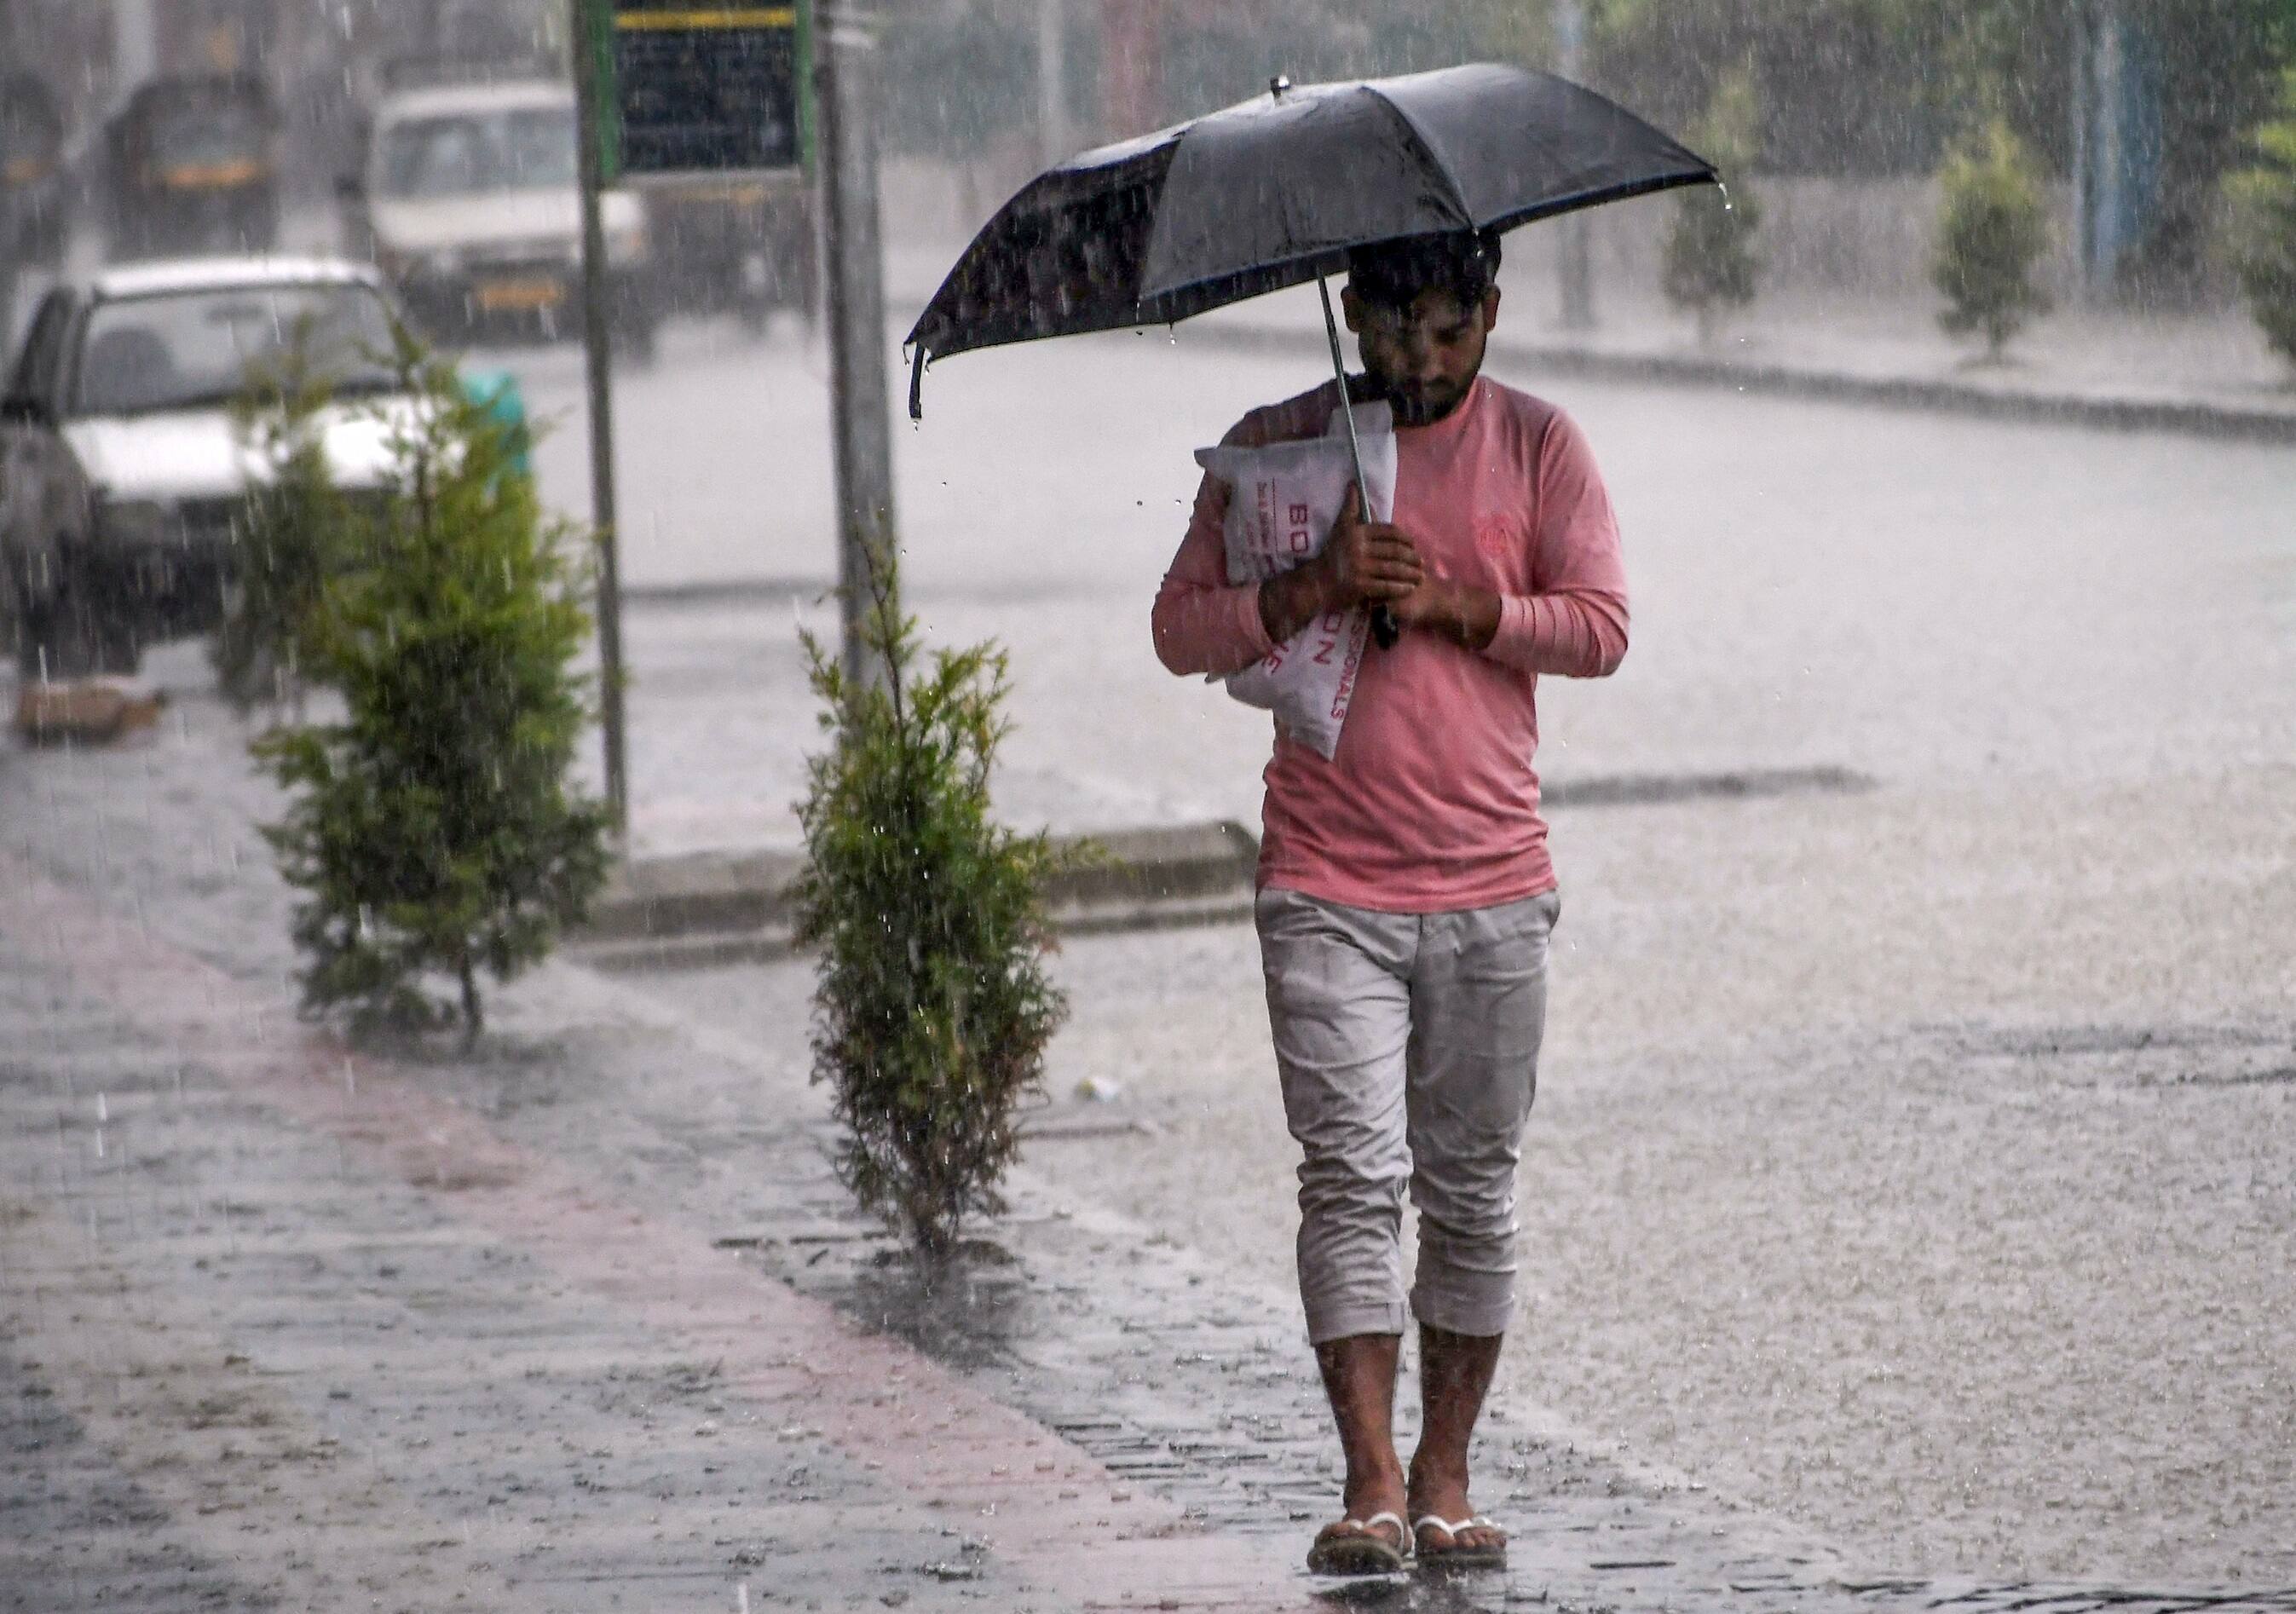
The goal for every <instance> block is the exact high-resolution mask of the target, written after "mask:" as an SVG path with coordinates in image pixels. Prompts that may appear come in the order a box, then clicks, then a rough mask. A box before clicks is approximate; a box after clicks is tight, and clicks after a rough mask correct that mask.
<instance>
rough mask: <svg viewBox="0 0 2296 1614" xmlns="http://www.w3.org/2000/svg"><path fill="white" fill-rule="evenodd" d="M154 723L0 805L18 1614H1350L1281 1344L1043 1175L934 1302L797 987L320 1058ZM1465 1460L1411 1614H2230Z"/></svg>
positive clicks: (1254, 1306) (199, 724)
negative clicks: (1975, 1567) (1434, 1612)
mask: <svg viewBox="0 0 2296 1614" xmlns="http://www.w3.org/2000/svg"><path fill="white" fill-rule="evenodd" d="M175 716H176V718H177V719H178V720H179V723H180V726H178V727H177V728H176V730H174V731H173V733H172V736H163V737H162V739H161V740H160V741H155V742H154V743H152V744H150V745H147V746H144V747H142V748H134V749H126V750H114V751H108V752H89V753H83V754H78V755H70V756H62V757H53V756H52V757H44V758H42V759H41V760H42V764H43V766H41V767H40V768H39V769H37V770H28V769H24V768H21V767H6V768H0V821H4V822H6V823H9V825H10V829H11V832H10V836H9V839H8V841H7V843H6V845H5V847H4V848H0V1047H4V1048H6V1049H8V1050H10V1053H8V1054H7V1055H6V1056H5V1058H0V1183H4V1184H6V1185H7V1186H6V1187H5V1189H4V1190H0V1294H4V1296H5V1300H4V1304H0V1319H4V1321H0V1336H4V1338H0V1378H4V1379H5V1380H6V1381H7V1383H6V1386H5V1388H6V1389H7V1391H8V1394H7V1395H6V1396H5V1397H4V1400H0V1421H4V1422H5V1425H6V1438H4V1439H0V1499H4V1501H5V1503H6V1505H7V1506H8V1509H9V1512H10V1514H11V1517H12V1528H11V1529H10V1530H9V1531H8V1533H7V1536H6V1544H5V1545H4V1546H0V1610H19V1609H21V1610H77V1609H96V1608H102V1609H104V1610H122V1609H128V1610H155V1611H159V1610H165V1611H169V1614H173V1611H176V1610H193V1609H200V1608H209V1607H216V1606H223V1607H232V1608H261V1607H281V1608H304V1607H347V1606H350V1605H351V1604H352V1603H353V1602H358V1603H360V1604H361V1605H363V1606H374V1607H381V1608H388V1609H405V1610H430V1609H451V1608H473V1607H476V1608H485V1609H488V1610H528V1609H533V1610H542V1609H548V1610H553V1614H558V1611H563V1610H593V1609H595V1610H604V1609H609V1608H624V1609H628V1608H646V1609H670V1608H678V1609H686V1608H691V1609H697V1610H700V1609H711V1610H726V1609H733V1610H742V1609H750V1608H757V1609H763V1608H769V1607H806V1608H820V1609H843V1608H854V1607H873V1606H885V1607H904V1606H906V1607H912V1608H917V1609H962V1608H972V1607H985V1608H994V1609H1016V1610H1017V1609H1038V1610H1073V1609H1096V1610H1117V1609H1128V1608H1160V1609H1183V1608H1185V1609H1192V1610H1210V1609H1233V1610H1246V1609H1250V1610H1273V1609H1287V1608H1300V1609H1306V1608H1310V1607H1316V1606H1322V1605H1323V1604H1324V1603H1325V1602H1329V1601H1331V1600H1332V1599H1333V1597H1335V1596H1337V1595H1339V1594H1337V1593H1335V1592H1334V1591H1333V1589H1332V1588H1330V1587H1328V1586H1324V1585H1317V1584H1316V1583H1314V1582H1312V1581H1310V1580H1309V1579H1308V1577H1305V1576H1304V1575H1303V1574H1301V1573H1300V1571H1299V1569H1298V1567H1297V1566H1298V1564H1299V1562H1300V1555H1301V1553H1302V1552H1303V1551H1304V1547H1305V1542H1306V1539H1307V1537H1308V1535H1309V1534H1310V1533H1311V1532H1312V1530H1313V1528H1314V1527H1315V1525H1316V1523H1317V1522H1318V1521H1320V1520H1322V1519H1323V1518H1324V1517H1325V1516H1326V1515H1327V1513H1328V1512H1329V1510H1330V1507H1331V1505H1332V1499H1333V1494H1334V1491H1335V1489H1336V1476H1335V1473H1334V1471H1333V1459H1332V1454H1331V1453H1330V1451H1329V1449H1328V1443H1327V1441H1326V1439H1325V1438H1324V1428H1323V1413H1322V1412H1321V1410H1320V1407H1319V1405H1318V1399H1317V1391H1316V1386H1315V1383H1314V1380H1313V1375H1312V1372H1311V1371H1310V1369H1309V1365H1308V1359H1307V1356H1306V1353H1305V1351H1304V1350H1303V1348H1302V1347H1301V1345H1300V1340H1299V1337H1298V1325H1297V1319H1296V1316H1295V1315H1293V1306H1292V1301H1291V1299H1290V1298H1289V1297H1288V1296H1284V1295H1280V1294H1271V1293H1267V1292H1262V1291H1260V1290H1256V1289H1254V1288H1253V1287H1251V1285H1250V1284H1248V1283H1245V1282H1239V1281H1238V1280H1237V1278H1236V1277H1235V1276H1234V1274H1232V1273H1231V1272H1230V1271H1229V1270H1228V1269H1226V1267H1224V1266H1223V1265H1222V1263H1221V1261H1220V1259H1219V1257H1218V1252H1216V1251H1209V1250H1207V1251H1193V1250H1187V1249H1178V1248H1176V1247H1174V1246H1173V1245H1172V1244H1171V1243H1170V1241H1169V1240H1167V1239H1164V1238H1162V1237H1161V1236H1160V1234H1159V1233H1157V1231H1156V1230H1154V1229H1152V1228H1148V1227H1142V1226H1138V1225H1131V1224H1128V1223H1127V1222H1125V1221H1124V1220H1122V1219H1121V1218H1119V1217H1115V1216H1113V1215H1111V1214H1110V1213H1108V1212H1106V1211H1104V1210H1103V1209H1101V1208H1098V1207H1097V1206H1095V1204H1094V1203H1092V1202H1091V1201H1090V1200H1086V1199H1081V1198H1077V1197H1073V1196H1064V1195H1062V1194H1060V1193H1057V1192H1054V1191H1052V1190H1050V1189H1048V1188H1047V1187H1046V1186H1045V1185H1044V1184H1043V1183H1042V1181H1041V1180H1040V1179H1037V1178H1036V1177H1033V1176H1030V1175H1029V1174H1028V1173H1027V1172H1025V1171H1024V1172H1022V1173H1021V1174H1020V1175H1019V1176H1017V1178H1016V1180H1015V1181H1014V1183H1013V1196H1012V1197H1013V1204H1012V1207H1011V1209H1010V1211H1009V1212H1008V1214H1006V1215H1005V1216H1004V1217H1000V1218H997V1219H996V1220H995V1221H993V1222H988V1223H986V1224H984V1225H981V1226H980V1227H979V1228H978V1229H976V1233H977V1235H978V1237H979V1238H980V1243H979V1244H978V1245H976V1246H975V1247H974V1249H973V1252H972V1255H971V1257H970V1258H969V1259H968V1260H967V1262H966V1263H965V1265H964V1268H963V1270H962V1274H961V1277H960V1278H959V1279H957V1280H956V1281H953V1282H946V1283H944V1284H942V1285H941V1286H939V1288H938V1289H936V1290H931V1291H930V1292H928V1291H927V1290H924V1289H923V1288H922V1286H921V1285H920V1284H919V1283H918V1282H916V1281H915V1279H914V1276H913V1274H911V1272H910V1270H909V1268H908V1267H907V1266H906V1265H905V1263H904V1262H903V1261H902V1259H901V1258H899V1256H898V1253H897V1252H895V1251H894V1250H893V1249H891V1248H890V1245H889V1244H888V1242H887V1241H885V1240H884V1239H883V1238H882V1237H881V1235H880V1234H879V1233H877V1231H876V1230H875V1229H874V1228H873V1227H872V1226H871V1225H868V1224H866V1223H865V1222H863V1221H861V1220H859V1219H858V1218H857V1217H855V1216H854V1215H853V1214H852V1212H851V1210H850V1208H849V1202H848V1200H847V1198H846V1196H845V1194H844V1193H843V1192H842V1190H841V1189H840V1188H839V1187H838V1186H837V1184H835V1183H834V1181H833V1180H832V1176H831V1173H830V1171H829V1169H828V1166H827V1160H826V1157H825V1154H824V1143H826V1141H827V1137H828V1134H827V1124H826V1121H825V1118H824V1104H823V1102H822V1100H821V1096H820V1094H818V1093H816V1092H815V1091H813V1090H812V1089H811V1088H809V1087H808V1086H807V1085H806V1083H805V1080H804V1077H803V1072H802V1069H800V1068H799V1061H797V1060H796V1059H794V1058H792V1057H791V1048H792V1046H793V1045H797V1044H799V1042H801V1037H802V1024H803V1020H802V1017H803V1000H804V994H805V991H806V987H807V984H808V983H807V978H806V977H807V972H806V971H805V968H804V966H803V964H802V963H789V964H783V965H781V966H778V967H776V968H773V969H760V970H758V971H757V972H756V974H755V976H754V977H753V978H752V979H753V981H754V987H753V989H754V990H755V991H756V992H757V993H758V995H760V997H761V998H762V999H763V1000H765V1001H767V1002H768V1003H771V1004H780V1005H782V1006H783V1007H782V1011H781V1012H780V1013H779V1015H778V1017H777V1020H778V1023H780V1024H782V1025H784V1026H786V1027H787V1028H788V1035H787V1036H782V1037H780V1038H778V1039H777V1040H776V1041H775V1043H773V1044H772V1045H758V1044H753V1043H751V1042H749V1041H746V1040H744V1039H742V1037H739V1036H733V1035H730V1034H728V1033H726V1032H723V1031H718V1030H714V1029H711V1028H708V1027H705V1026H704V1025H702V1024H701V1023H699V1022H698V1021H695V1020H691V1019H689V1018H687V1017H685V1015H683V1014H681V1013H679V1012H675V1011H673V1010H671V1009H668V1008H667V1007H665V1006H663V1004H661V1002H660V1000H658V999H655V998H652V997H650V996H648V995H645V994H644V993H643V992H641V991H638V990H635V989H633V988H629V987H622V986H619V985H617V984H615V983H613V982H611V981H609V980H607V979H603V978H601V977H599V976H596V975H594V974H592V973H590V972H588V971H583V970H581V969H578V968H576V967H573V966H570V965H565V964H555V965H552V966H550V967H548V968H546V969H545V970H543V971H539V972H537V974H536V975H535V976H534V977H532V978H530V979H529V980H528V981H527V982H525V983H523V984H522V985H521V986H520V987H518V988H517V989H515V990H514V991H512V992H511V993H508V994H506V995H504V996H503V997H502V999H501V1000H500V1002H499V1003H498V1004H497V1005H496V1012H495V1015H494V1023H495V1029H494V1030H493V1031H492V1033H491V1034H490V1036H489V1040H488V1044H487V1045H486V1048H485V1050H484V1052H483V1053H482V1054H481V1056H480V1058H479V1059H477V1060H475V1061H470V1062H459V1061H445V1060H432V1059H429V1058H406V1059H398V1060H393V1059H385V1058H378V1057H369V1056H365V1055H358V1054H353V1053H348V1052H347V1051H346V1050H345V1049H343V1048H342V1047H341V1046H340V1045H338V1044H337V1043H335V1042H334V1041H333V1040H332V1039H331V1038H330V1037H328V1036H324V1035H322V1034H319V1033H316V1032H315V1031H313V1030H311V1029H310V1028H306V1027H303V1026H301V1025H299V1023H298V1022H297V1021H296V1020H295V1019H294V1017H293V1015H292V1012H291V992H290V989H289V987H287V985H286V984H285V981H284V971H285V970H286V968H287V967H288V965H289V963H290V962H291V961H290V960H289V959H288V957H287V956H286V954H285V950H284V943H283V938H284V934H285V912H284V910H285V905H286V896H287V894H286V893H285V892H284V891H283V889H282V888H281V886H280V885H279V883H278V881H276V879H275V877H274V876H273V874H272V873H271V872H270V870H269V866H268V864H267V862H266V861H265V860H264V859H263V858H261V857H260V856H259V855H258V853H257V851H256V849H255V848H256V842H255V840H254V837H253V833H252V831H251V829H250V827H249V826H250V825H251V824H252V823H254V822H256V821H257V819H258V818H259V817H260V816H262V815H263V814H264V812H265V811H266V807H267V803H266V799H265V795H264V789H263V787H262V786H261V784H260V782H258V781H256V780H254V779H253V778H252V777H251V776H250V774H248V773H247V772H246V770H245V768H244V767H243V766H242V765H241V763H240V762H239V760H238V758H237V757H236V755H235V753H234V751H232V750H230V749H229V748H227V747H226V746H225V745H223V744H222V743H219V741H220V740H221V738H222V733H223V731H222V727H221V724H220V717H219V713H218V712H217V710H216V709H214V708H213V705H212V703H211V702H209V703H205V704H202V703H199V702H196V701H193V702H187V703H185V705H184V707H182V708H180V709H178V711H177V713H176V714H175ZM1111 1124H1115V1125H1124V1124H1125V1123H1124V1122H1123V1121H1122V1120H1121V1119H1120V1118H1119V1119H1117V1120H1115V1121H1113V1122H1111V1120H1109V1119H1108V1118H1105V1117H1104V1116H1103V1115H1101V1114H1097V1113H1095V1111H1093V1110H1075V1109H1072V1108H1064V1107H1061V1106H1054V1107H1053V1108H1051V1109H1049V1110H1045V1111H1042V1112H1039V1113H1037V1114H1036V1115H1034V1116H1032V1117H1031V1119H1030V1127H1031V1129H1032V1133H1033V1135H1034V1137H1035V1140H1036V1141H1035V1143H1034V1144H1033V1145H1032V1147H1037V1148H1042V1147H1053V1146H1056V1145H1057V1143H1058V1141H1059V1139H1060V1138H1061V1137H1062V1136H1063V1135H1083V1130H1082V1129H1090V1128H1093V1127H1105V1126H1108V1125H1111ZM1141 1146H1142V1147H1144V1148H1152V1147H1155V1146H1157V1144H1156V1143H1155V1140H1154V1138H1153V1137H1152V1135H1148V1134H1146V1133H1143V1134H1142V1135H1141ZM1410 1399H1411V1397H1410V1396H1409V1394H1408V1393H1407V1391H1406V1396H1405V1397H1404V1400H1405V1402H1406V1405H1407V1404H1408V1403H1409V1401H1410ZM1480 1463H1481V1471H1482V1473H1483V1474H1484V1475H1485V1476H1486V1479H1485V1484H1486V1487H1487V1490H1488V1491H1489V1492H1491V1493H1494V1494H1493V1495H1492V1497H1491V1502H1492V1504H1494V1505H1496V1506H1497V1508H1498V1509H1499V1510H1500V1511H1502V1512H1503V1513H1504V1515H1505V1517H1506V1519H1507V1520H1508V1521H1509V1523H1510V1524H1511V1525H1512V1527H1513V1529H1514V1531H1515V1540H1516V1545H1515V1549H1514V1553H1513V1566H1512V1568H1511V1569H1510V1570H1509V1571H1508V1573H1507V1574H1506V1575H1505V1576H1503V1577H1488V1578H1487V1579H1483V1580H1478V1581H1469V1582H1464V1583H1461V1584H1460V1585H1453V1586H1448V1587H1441V1586H1436V1585H1428V1584H1423V1583H1415V1584H1414V1585H1411V1586H1409V1587H1406V1588H1389V1589H1387V1591H1386V1594H1385V1597H1386V1600H1387V1601H1390V1602H1394V1603H1395V1605H1396V1606H1398V1607H1419V1608H1441V1609H1449V1610H1474V1609H1485V1608H1497V1607H1501V1606H1513V1605H1516V1604H1521V1603H1532V1602H1537V1603H1543V1604H1547V1605H1549V1606H1561V1607H1579V1608H1587V1607H1597V1606H1599V1607H1606V1608H1611V1609H1616V1610H1644V1609H1648V1610H1656V1609H1661V1608H1670V1609H1675V1610H1756V1611H1759V1610H1852V1609H1877V1610H1878V1609H1913V1608H1925V1607H1939V1606H1946V1605H1949V1606H1951V1607H1953V1608H1956V1609H1962V1610H2008V1609H2011V1608H2020V1609H2037V1608H2046V1609H2051V1610H2075V1609H2093V1608H2101V1607H2104V1606H2108V1605H2109V1606H2112V1607H2114V1608H2119V1609H2126V1610H2140V1611H2142V1610H2176V1609H2189V1608H2196V1607H2199V1606H2203V1602H2202V1594H2173V1593H2165V1592H2144V1591H2112V1590H2108V1589H2103V1588H2090V1587H2079V1586H2071V1585H2065V1586H2044V1585H2013V1586H2003V1585H1973V1584H1970V1583H1967V1582H1964V1581H1958V1580H1953V1579H1935V1578H1930V1577H1925V1576H1920V1575H1915V1576H1907V1575H1902V1574H1876V1573H1868V1572H1866V1571H1865V1569H1864V1568H1863V1566H1851V1565H1846V1564H1844V1563H1843V1562H1841V1560H1840V1559H1839V1558H1838V1556H1837V1555H1836V1554H1834V1553H1831V1552H1829V1551H1827V1550H1825V1548H1824V1547H1823V1546H1822V1545H1820V1544H1813V1543H1810V1542H1808V1541H1806V1540H1804V1539H1802V1538H1800V1536H1799V1535H1798V1534H1797V1533H1796V1532H1794V1531H1792V1530H1791V1529H1788V1528H1783V1527H1781V1526H1778V1525H1776V1524H1775V1523H1772V1522H1770V1521H1767V1520H1763V1519H1760V1518H1757V1517H1752V1516H1749V1515H1748V1514H1746V1513H1743V1512H1739V1511H1736V1510H1734V1509H1733V1508H1731V1507H1729V1506H1727V1505H1726V1504H1725V1503H1721V1502H1719V1501H1718V1500H1717V1499H1716V1498H1714V1497H1713V1496H1712V1495H1710V1494H1708V1493H1706V1492H1705V1491H1704V1490H1702V1488H1701V1487H1699V1486H1698V1485H1697V1484H1696V1483H1695V1482H1694V1481H1693V1480H1691V1479H1686V1478H1684V1477H1680V1476H1668V1475H1661V1474H1652V1473H1648V1472H1644V1471H1636V1470H1633V1469H1630V1468H1627V1467H1624V1466H1621V1465H1620V1463H1619V1462H1615V1461H1613V1460H1611V1458H1609V1457H1608V1456H1606V1455H1604V1454H1603V1453H1602V1451H1601V1449H1600V1447H1599V1446H1597V1445H1595V1444H1594V1443H1590V1442H1587V1441H1585V1440H1583V1439H1582V1438H1577V1437H1574V1436H1572V1435H1571V1434H1570V1432H1569V1431H1566V1430H1560V1429H1558V1428H1557V1427H1555V1426H1554V1423H1553V1422H1552V1421H1551V1420H1548V1419H1546V1418H1544V1417H1543V1416H1542V1415H1541V1414H1540V1413H1538V1411H1537V1409H1535V1408H1529V1407H1516V1408H1513V1409H1505V1410H1502V1411H1501V1412H1500V1413H1498V1414H1497V1415H1496V1416H1495V1417H1494V1419H1493V1420H1492V1421H1491V1424H1490V1426H1489V1427H1488V1430H1487V1431H1486V1438H1485V1442H1484V1446H1483V1453H1482V1456H1481V1459H1480ZM1365 1590H1366V1589H1365V1588H1357V1589H1356V1594H1355V1595H1354V1596H1351V1597H1349V1598H1348V1599H1346V1600H1347V1601H1360V1600H1361V1599H1362V1596H1363V1594H1365ZM1369 1590H1370V1592H1371V1593H1372V1594H1374V1595H1377V1594H1379V1589H1378V1588H1371V1589H1369ZM2205 1606H2208V1607H2211V1608H2218V1609H2229V1610H2282V1611H2283V1614H2285V1611H2288V1610H2296V1591H2292V1592H2286V1593H2269V1594H2243V1595H2231V1594H2217V1595H2213V1596H2208V1597H2207V1598H2206V1600H2205Z"/></svg>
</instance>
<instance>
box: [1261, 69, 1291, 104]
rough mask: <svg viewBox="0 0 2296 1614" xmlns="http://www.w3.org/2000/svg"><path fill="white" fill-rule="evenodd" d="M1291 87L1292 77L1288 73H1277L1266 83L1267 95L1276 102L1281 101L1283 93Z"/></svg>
mask: <svg viewBox="0 0 2296 1614" xmlns="http://www.w3.org/2000/svg"><path fill="white" fill-rule="evenodd" d="M1291 87H1292V75H1291V74H1289V73H1278V74H1276V75H1275V78H1270V79H1269V80H1268V81H1267V93H1268V94H1270V95H1272V96H1274V97H1275V99H1276V100H1278V101H1281V100H1283V92H1284V91H1286V90H1288V89H1290V88H1291Z"/></svg>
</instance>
